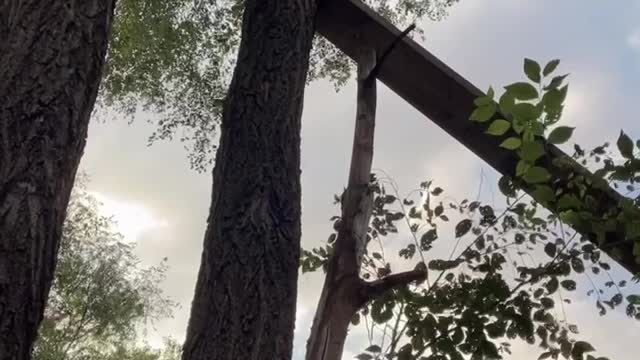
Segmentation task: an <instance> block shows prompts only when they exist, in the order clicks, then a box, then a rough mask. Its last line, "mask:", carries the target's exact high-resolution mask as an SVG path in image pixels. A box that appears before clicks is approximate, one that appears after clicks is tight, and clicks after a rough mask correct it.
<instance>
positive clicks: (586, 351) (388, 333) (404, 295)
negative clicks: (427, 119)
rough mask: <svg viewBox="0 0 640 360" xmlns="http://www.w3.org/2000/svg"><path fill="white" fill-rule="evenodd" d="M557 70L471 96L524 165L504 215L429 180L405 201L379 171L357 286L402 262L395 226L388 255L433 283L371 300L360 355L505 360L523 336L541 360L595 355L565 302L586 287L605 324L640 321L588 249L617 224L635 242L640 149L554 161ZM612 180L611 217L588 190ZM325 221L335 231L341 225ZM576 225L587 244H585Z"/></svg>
mask: <svg viewBox="0 0 640 360" xmlns="http://www.w3.org/2000/svg"><path fill="white" fill-rule="evenodd" d="M558 65H559V61H558V60H554V61H551V62H549V63H548V64H546V66H544V68H543V67H541V66H540V65H539V64H538V63H537V62H535V61H533V60H530V59H527V60H525V63H524V72H525V74H526V76H527V77H528V79H529V80H530V82H517V83H514V84H511V85H508V86H506V87H505V92H504V94H502V96H501V97H500V99H499V101H498V102H496V101H494V96H495V93H494V90H493V89H489V91H488V92H487V95H486V96H483V97H480V98H478V99H476V101H475V103H476V106H477V108H476V110H475V111H474V112H473V114H471V116H470V119H471V120H472V121H475V122H479V123H481V124H485V125H486V129H487V133H489V134H490V135H492V136H499V137H501V142H502V145H501V146H502V147H504V148H506V149H507V150H509V151H513V152H515V154H516V156H517V157H518V158H519V163H518V166H517V169H516V172H517V174H516V176H515V177H514V178H509V177H504V178H502V179H501V180H500V183H499V187H500V189H501V191H502V192H503V194H504V195H505V206H506V208H505V209H502V210H499V209H497V208H495V207H494V206H492V205H490V204H484V203H482V202H480V201H469V200H466V199H465V200H463V201H461V202H456V201H454V200H451V199H450V198H448V197H445V196H444V195H443V193H444V190H443V189H442V188H440V187H436V186H435V185H434V183H433V182H432V181H426V182H423V183H422V184H421V185H420V188H419V189H416V190H414V191H412V192H411V193H409V195H408V196H406V197H404V198H402V197H401V196H400V195H399V193H398V190H397V186H396V185H395V184H394V183H393V181H392V180H391V179H390V178H389V177H388V176H383V177H380V178H377V177H373V181H372V183H371V189H372V191H373V193H374V196H375V198H374V211H373V216H372V219H371V224H370V229H369V233H368V239H369V240H370V243H369V247H368V253H367V256H365V259H364V261H363V274H362V277H363V278H364V279H379V278H384V277H385V276H388V275H389V274H391V273H393V268H401V267H404V268H406V267H407V266H406V264H402V263H401V262H398V261H393V264H392V260H391V259H393V258H396V257H395V256H393V255H389V254H390V246H389V243H388V242H386V241H385V240H386V239H388V238H389V236H390V235H391V234H396V233H398V234H399V235H400V236H397V235H396V236H394V238H395V239H394V240H395V241H398V240H401V239H402V232H399V228H398V227H399V225H400V224H401V223H405V224H406V225H407V228H408V234H409V236H408V240H406V241H404V243H402V247H401V248H400V249H397V245H395V246H394V247H392V248H393V249H394V250H397V254H398V257H397V258H399V259H402V260H403V261H409V262H414V263H415V262H416V261H417V266H421V267H423V268H425V267H426V268H427V269H428V274H429V276H428V278H427V280H426V281H425V282H424V283H423V284H415V285H411V286H408V287H404V288H400V289H396V290H393V291H391V292H388V293H386V294H384V295H383V296H381V297H379V298H377V299H375V300H373V301H371V302H370V303H369V304H367V305H366V306H365V307H364V308H363V309H361V310H360V311H359V313H358V314H357V315H356V316H355V317H354V318H353V320H352V323H353V324H354V325H359V326H363V327H364V328H366V330H367V333H368V335H369V341H370V346H369V347H367V348H366V349H365V350H364V352H362V353H361V354H359V355H358V356H357V358H358V359H363V360H366V359H383V358H384V359H400V360H404V359H428V360H462V359H469V358H470V359H472V360H476V359H501V358H502V356H503V355H504V354H505V353H510V347H511V344H512V342H513V341H514V340H516V339H520V340H523V341H525V342H527V343H529V344H532V345H533V344H538V345H539V348H540V349H541V354H540V356H539V359H540V360H544V359H548V358H551V359H558V358H560V357H562V358H566V359H572V360H583V359H587V360H596V359H597V360H604V359H606V358H604V357H598V355H595V354H596V352H595V348H594V347H593V346H592V345H591V344H589V343H588V342H585V341H582V340H581V339H580V338H579V331H578V326H577V325H576V324H572V323H569V322H568V321H567V319H566V316H565V315H564V313H565V306H568V304H571V294H572V293H575V292H576V291H578V290H579V289H580V287H581V286H583V285H587V286H588V289H586V295H587V296H588V297H589V298H590V299H593V301H594V303H595V309H594V310H596V309H597V311H598V312H599V313H600V314H601V315H604V314H606V312H607V309H616V308H618V307H621V306H622V307H624V308H625V312H626V314H627V315H628V316H629V317H632V318H635V319H638V320H640V296H638V295H636V294H632V293H628V292H627V293H625V291H624V289H625V286H627V284H628V281H627V280H626V279H614V276H613V275H612V274H610V272H609V270H610V268H611V267H610V264H609V263H608V260H607V257H606V256H604V255H602V249H600V248H599V247H598V246H597V245H602V244H603V241H604V239H603V236H604V233H605V232H606V231H608V230H610V229H611V228H613V229H620V228H621V229H623V230H624V231H623V232H624V234H622V235H621V236H622V237H621V238H620V239H623V240H621V241H636V249H637V248H638V245H637V244H638V242H637V241H638V233H637V231H638V224H637V221H638V219H639V217H638V214H637V206H638V202H639V201H640V200H639V197H638V193H637V192H636V191H635V188H634V184H635V182H637V181H638V180H639V179H640V177H639V175H640V168H638V164H639V162H638V160H637V159H636V155H635V154H636V153H637V150H636V149H635V147H640V142H636V143H635V144H634V142H633V141H632V140H631V138H629V137H628V136H627V135H626V134H624V133H621V135H620V137H619V139H618V141H617V147H618V152H619V153H620V156H613V154H610V153H609V152H608V151H607V149H608V145H607V144H605V145H603V146H599V147H596V148H594V149H593V150H592V151H589V152H587V151H585V150H583V149H582V148H581V147H580V146H578V145H575V147H574V149H575V153H574V155H573V157H572V158H571V159H562V160H558V161H555V162H553V163H550V161H549V157H548V152H549V151H551V150H550V146H552V145H549V144H563V143H566V142H567V141H569V140H570V138H571V136H572V134H573V132H574V129H573V128H572V127H567V126H561V125H558V123H559V121H560V118H561V114H562V110H563V106H564V99H565V98H566V94H567V91H568V86H567V85H563V82H564V80H565V78H566V75H560V76H554V77H552V78H551V79H550V80H549V81H547V80H548V77H550V76H552V74H553V73H554V71H555V70H556V68H557V67H558ZM544 140H546V141H544ZM634 146H635V147H634ZM576 162H577V163H581V164H583V165H585V166H589V167H595V168H596V170H595V175H593V176H592V175H589V174H587V173H584V172H577V170H576V167H575V163H576ZM551 167H555V168H554V169H553V171H552V169H551ZM558 170H565V172H564V173H563V174H566V177H565V178H564V179H557V178H554V176H552V175H551V174H552V172H553V173H555V172H556V171H558ZM607 183H610V184H612V185H613V186H614V187H615V188H617V189H626V190H627V193H626V194H625V195H626V197H621V200H620V204H619V206H618V207H615V206H614V207H613V208H614V209H617V210H615V211H613V212H607V213H605V214H602V213H601V212H600V211H601V206H599V205H601V204H598V203H597V201H596V200H595V199H592V198H590V196H591V195H590V194H591V193H590V191H589V189H591V188H594V187H599V188H603V187H604V186H605V185H607ZM388 188H390V189H391V190H392V191H391V192H390V193H389V192H388V190H387V189H388ZM521 189H527V190H528V191H530V192H531V193H533V194H534V197H535V198H536V199H538V200H537V201H536V200H532V199H529V198H527V197H526V193H525V192H524V191H523V190H521ZM540 205H544V206H545V207H547V208H548V209H551V210H550V211H549V210H545V209H543V208H541V207H540ZM332 220H333V221H334V228H335V227H336V225H338V224H339V222H340V218H339V217H334V218H333V219H332ZM453 224H455V225H453ZM572 226H573V227H576V228H579V229H580V230H581V232H582V233H585V234H592V235H589V236H581V235H580V234H579V233H577V232H575V231H573V230H571V227H572ZM445 229H446V230H448V231H452V236H451V238H453V242H447V243H445V244H443V245H444V246H448V247H453V249H452V250H451V252H450V255H449V256H442V251H434V250H433V249H434V248H435V247H436V246H437V245H438V244H439V242H441V241H442V240H440V239H442V238H443V235H442V234H443V233H444V231H445ZM447 237H449V236H447ZM334 240H335V234H332V235H331V236H330V237H329V241H328V245H327V246H325V247H323V248H316V249H313V250H312V251H303V253H302V259H301V264H302V270H303V272H308V271H315V270H317V269H319V268H321V267H322V266H323V265H324V264H326V263H327V259H328V256H330V255H331V253H332V252H333V247H332V244H333V241H334ZM385 250H386V252H385ZM385 253H386V254H387V255H385ZM430 254H432V255H431V258H430V259H429V260H427V259H428V258H427V257H428V256H429V255H430ZM638 254H639V253H636V256H637V255H638ZM397 258H396V259H397ZM413 259H416V260H413ZM585 280H586V281H585ZM634 280H637V279H636V278H634ZM580 290H583V289H580Z"/></svg>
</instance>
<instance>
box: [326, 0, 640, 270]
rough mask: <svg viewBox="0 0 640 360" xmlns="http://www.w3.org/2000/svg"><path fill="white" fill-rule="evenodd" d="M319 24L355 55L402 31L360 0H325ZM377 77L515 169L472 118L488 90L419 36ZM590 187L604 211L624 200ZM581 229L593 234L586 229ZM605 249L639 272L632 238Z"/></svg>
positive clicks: (473, 146) (513, 160) (612, 240)
mask: <svg viewBox="0 0 640 360" xmlns="http://www.w3.org/2000/svg"><path fill="white" fill-rule="evenodd" d="M316 24H317V25H316V28H317V31H318V32H319V33H320V34H322V35H323V36H324V37H325V38H327V39H328V40H329V41H331V42H332V43H333V44H334V45H336V46H337V47H338V48H339V49H340V50H342V51H343V52H344V53H345V54H347V55H348V56H349V57H351V58H354V59H356V58H357V56H358V51H359V49H360V47H361V44H363V43H365V44H367V45H368V46H371V47H372V48H373V49H375V50H376V51H377V52H378V53H381V51H382V50H383V49H385V47H386V46H387V44H389V43H391V42H392V41H394V39H397V38H398V35H399V34H400V33H401V32H400V30H399V29H397V28H396V27H394V26H393V25H392V24H390V23H389V22H388V21H386V20H385V19H383V18H382V17H381V16H379V15H378V14H376V13H375V12H374V11H373V10H371V9H370V8H369V7H367V6H366V5H364V4H363V3H362V2H361V1H359V0H325V1H323V2H322V3H321V5H320V9H319V12H318V17H317V20H316ZM378 79H380V80H381V81H382V82H383V83H384V84H385V85H387V86H388V87H389V88H390V89H392V90H393V91H395V92H396V93H397V94H398V95H400V96H401V97H402V98H403V99H405V100H406V101H407V102H409V103H410V104H411V105H412V106H413V107H415V108H416V109H417V110H418V111H420V112H421V113H423V114H424V115H425V116H427V117H428V118H429V119H431V120H432V121H433V122H434V123H436V124H437V125H438V126H439V127H441V128H442V129H443V130H444V131H446V132H447V133H448V134H449V135H451V136H452V137H453V138H454V139H456V140H458V141H459V142H461V143H462V144H463V145H465V146H466V147H467V148H468V149H470V150H471V151H473V152H474V153H475V154H476V155H478V156H479V157H480V158H481V159H483V160H484V161H485V162H487V163H488V164H489V165H491V166H492V167H493V168H494V169H496V170H497V171H498V172H500V173H502V174H504V175H509V176H512V175H513V174H514V173H515V167H516V164H517V162H518V158H517V157H516V155H515V154H514V153H513V152H512V151H509V150H506V149H503V148H500V147H499V144H500V143H501V142H502V140H503V139H502V138H500V137H496V136H490V135H487V134H485V127H484V126H482V125H480V124H477V123H474V122H471V121H469V115H470V114H471V112H472V111H473V110H474V108H475V106H474V103H473V101H474V99H475V98H476V97H478V96H481V95H483V93H482V91H480V90H479V89H478V88H476V87H475V86H474V85H472V84H471V83H470V82H468V81H467V80H465V79H464V78H463V77H462V76H460V75H458V74H457V73H456V72H455V71H453V70H452V69H451V68H449V67H448V66H447V65H445V64H444V63H443V62H442V61H440V60H439V59H438V58H436V57H435V56H434V55H432V54H431V53H429V52H428V51H427V50H425V49H424V48H422V47H421V46H420V45H418V44H417V43H416V42H415V41H413V40H411V39H409V38H402V39H401V40H400V41H399V42H398V44H397V46H396V47H395V49H394V51H393V52H392V53H390V54H389V55H388V57H387V58H386V59H385V62H384V63H383V64H380V66H379V72H378ZM546 147H547V149H549V151H550V159H549V163H551V161H552V160H553V159H554V158H557V157H562V156H566V154H565V153H564V152H562V151H561V150H560V149H558V148H557V147H556V146H554V145H552V144H547V145H546ZM550 170H551V172H552V175H553V176H554V177H555V178H556V179H563V178H564V176H566V173H565V172H563V171H561V169H558V168H554V167H551V168H550ZM574 171H575V172H578V173H581V174H586V175H589V172H588V170H586V169H585V168H583V167H581V166H580V165H578V164H575V167H574ZM525 190H527V189H525ZM589 191H590V194H591V195H592V196H594V198H596V199H600V200H601V201H600V203H601V205H602V209H599V211H601V213H603V214H604V213H605V212H606V211H608V210H611V209H613V208H615V207H617V206H618V204H619V201H620V195H619V194H618V193H616V192H615V191H614V190H612V189H610V188H607V189H596V188H593V189H590V190H589ZM551 210H553V209H551ZM576 230H577V231H579V232H581V233H583V235H590V234H588V233H587V231H584V230H583V229H576ZM601 249H602V250H603V251H605V252H607V253H608V254H609V255H611V256H612V257H613V258H614V259H616V260H617V261H619V262H620V264H621V265H622V266H624V267H625V268H626V269H627V270H629V271H631V272H632V273H634V274H635V273H638V272H640V265H639V264H637V263H636V261H635V258H634V256H633V243H632V242H631V241H627V239H620V238H619V237H618V235H616V234H607V241H606V242H605V244H604V245H602V247H601Z"/></svg>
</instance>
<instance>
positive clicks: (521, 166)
mask: <svg viewBox="0 0 640 360" xmlns="http://www.w3.org/2000/svg"><path fill="white" fill-rule="evenodd" d="M530 167H531V164H530V163H529V162H527V161H525V160H520V161H518V165H516V176H518V177H520V176H522V175H524V174H525V173H526V172H527V170H529V168H530Z"/></svg>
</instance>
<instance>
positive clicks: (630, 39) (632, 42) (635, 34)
mask: <svg viewBox="0 0 640 360" xmlns="http://www.w3.org/2000/svg"><path fill="white" fill-rule="evenodd" d="M627 45H628V46H629V47H630V48H631V49H633V50H637V51H640V28H636V29H634V30H633V31H631V33H629V35H628V36H627Z"/></svg>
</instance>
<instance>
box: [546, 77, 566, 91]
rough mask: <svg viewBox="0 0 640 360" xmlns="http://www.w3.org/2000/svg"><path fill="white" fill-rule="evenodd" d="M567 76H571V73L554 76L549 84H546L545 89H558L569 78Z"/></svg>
mask: <svg viewBox="0 0 640 360" xmlns="http://www.w3.org/2000/svg"><path fill="white" fill-rule="evenodd" d="M567 76H569V74H564V75H560V76H556V77H554V78H553V79H551V81H550V82H549V85H547V86H545V88H544V89H545V90H556V89H557V88H558V87H559V86H560V85H562V82H563V81H564V79H566V78H567Z"/></svg>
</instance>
